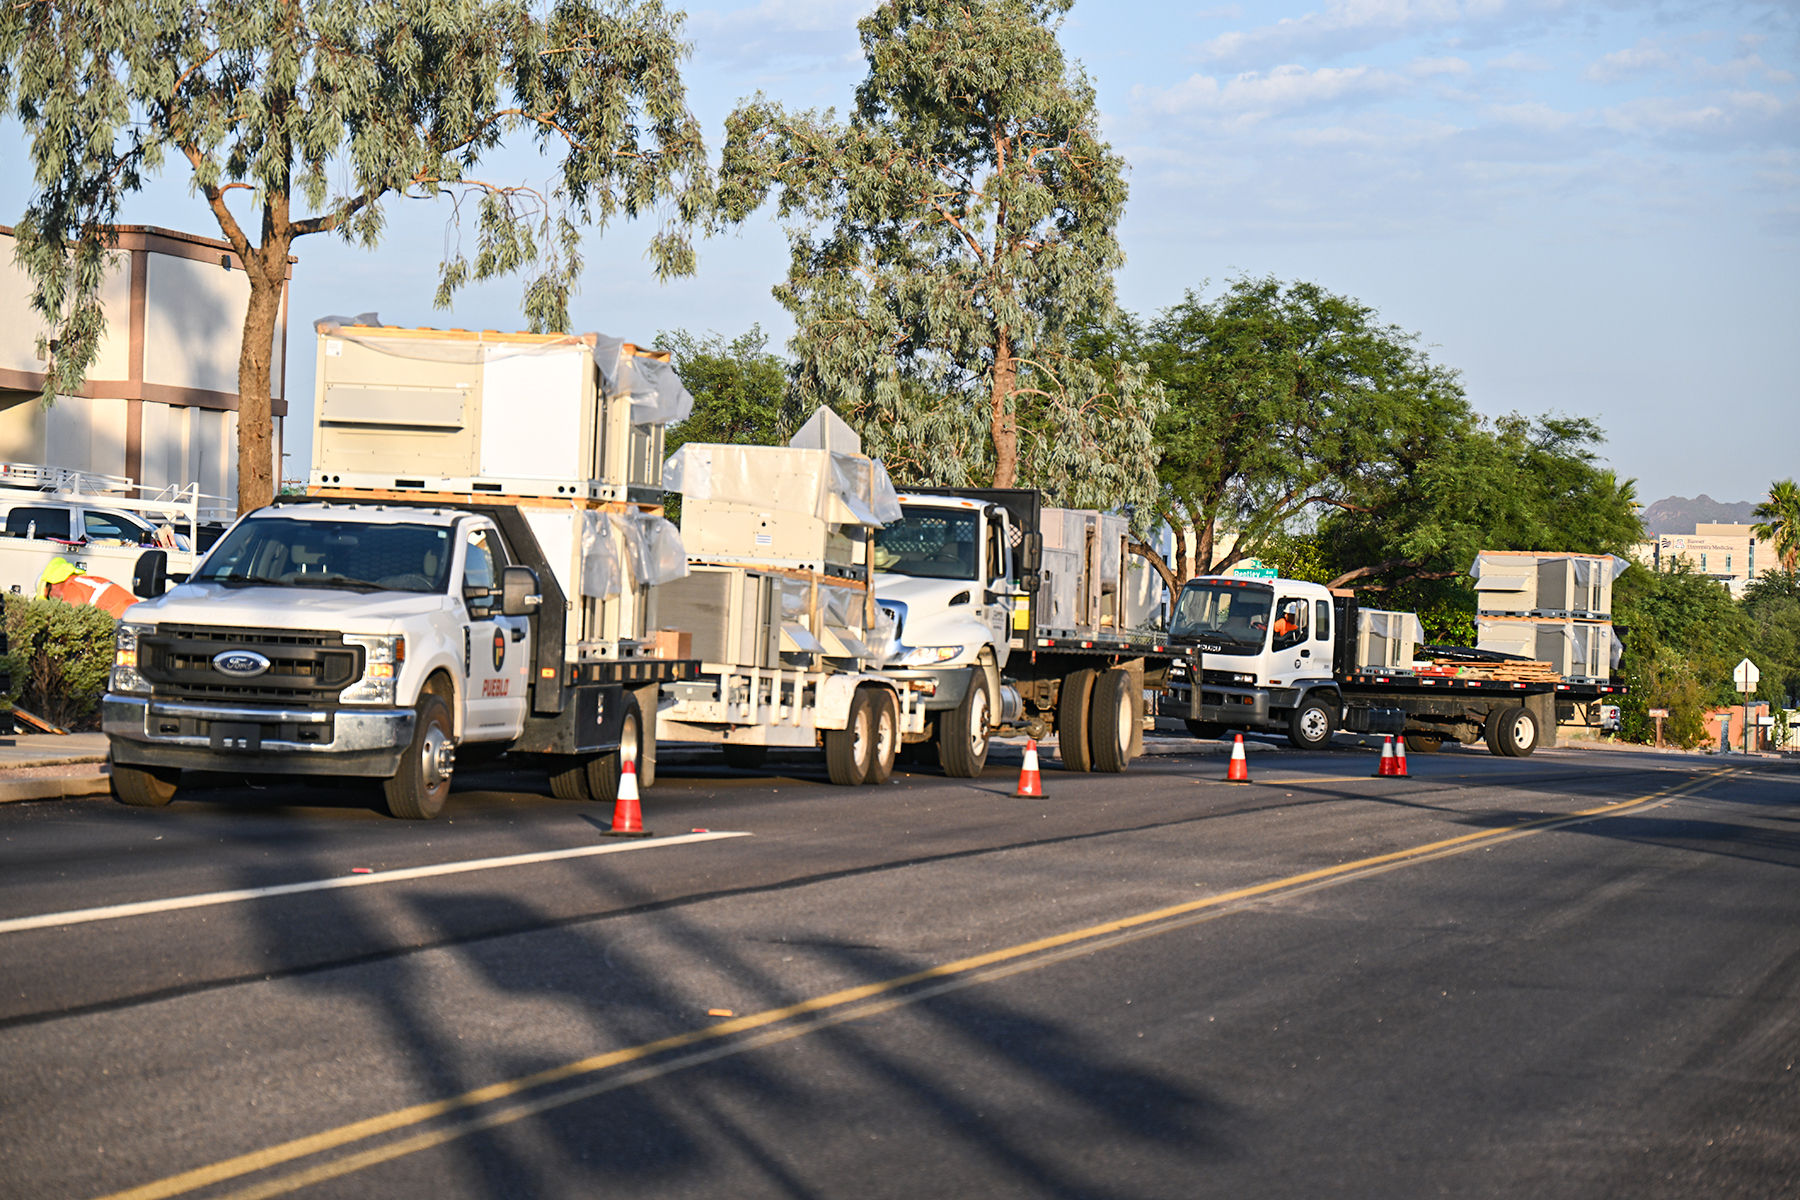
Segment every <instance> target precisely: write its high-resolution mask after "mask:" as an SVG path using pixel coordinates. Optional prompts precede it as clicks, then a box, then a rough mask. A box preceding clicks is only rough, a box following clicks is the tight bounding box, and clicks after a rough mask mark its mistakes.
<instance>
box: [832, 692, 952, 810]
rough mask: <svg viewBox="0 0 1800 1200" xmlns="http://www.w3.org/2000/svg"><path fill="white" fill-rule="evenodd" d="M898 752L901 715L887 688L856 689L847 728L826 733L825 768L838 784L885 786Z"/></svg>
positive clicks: (851, 701)
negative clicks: (878, 784)
mask: <svg viewBox="0 0 1800 1200" xmlns="http://www.w3.org/2000/svg"><path fill="white" fill-rule="evenodd" d="M899 751H900V713H899V710H898V708H897V706H896V702H895V700H894V694H893V693H892V692H890V691H888V690H887V689H885V688H879V687H865V688H858V689H856V694H855V695H854V696H852V697H851V699H850V719H849V721H848V722H847V723H846V724H845V726H844V728H842V729H827V730H826V731H825V769H826V771H827V772H828V773H829V774H830V776H831V782H833V783H835V784H839V785H844V786H854V785H856V784H863V783H886V782H887V781H888V779H889V777H890V776H892V775H893V773H894V757H895V755H897V754H898V753H899ZM983 757H984V758H985V757H986V755H985V754H984V755H983Z"/></svg>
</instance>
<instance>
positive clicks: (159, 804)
mask: <svg viewBox="0 0 1800 1200" xmlns="http://www.w3.org/2000/svg"><path fill="white" fill-rule="evenodd" d="M180 779H181V771H180V769H179V768H175V767H126V766H121V765H119V764H118V763H114V764H113V769H112V788H113V795H114V796H116V797H117V798H118V800H119V803H120V804H129V805H131V807H133V808H163V807H164V806H166V805H167V804H168V803H169V801H171V800H173V799H174V798H175V785H176V783H177V782H178V781H179V780H180Z"/></svg>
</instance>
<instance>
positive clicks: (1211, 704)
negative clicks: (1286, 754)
mask: <svg viewBox="0 0 1800 1200" xmlns="http://www.w3.org/2000/svg"><path fill="white" fill-rule="evenodd" d="M1340 608H1341V606H1340V605H1339V604H1338V603H1336V601H1335V600H1334V597H1333V596H1332V594H1331V592H1330V591H1329V590H1328V589H1326V588H1324V587H1322V586H1320V585H1319V584H1316V583H1303V582H1301V581H1300V580H1297V579H1268V580H1265V579H1239V578H1235V577H1232V576H1202V577H1200V578H1197V579H1190V580H1189V581H1188V582H1187V583H1186V584H1185V585H1184V586H1183V587H1182V589H1181V593H1180V595H1179V596H1177V597H1176V600H1175V608H1174V613H1173V615H1172V617H1171V620H1170V625H1169V639H1170V641H1171V642H1172V643H1173V644H1175V645H1186V646H1192V647H1194V648H1195V649H1196V650H1198V651H1199V662H1198V669H1199V678H1197V679H1196V678H1192V677H1191V674H1192V671H1191V669H1189V670H1185V671H1183V670H1181V669H1180V668H1178V669H1177V672H1175V673H1172V674H1173V677H1172V678H1171V681H1170V688H1169V691H1168V692H1167V693H1166V694H1165V697H1164V700H1163V706H1162V711H1163V712H1164V713H1166V714H1168V715H1174V716H1180V717H1181V718H1182V719H1184V720H1185V721H1186V722H1187V725H1188V730H1189V732H1191V733H1193V734H1194V736H1196V737H1218V736H1219V735H1221V734H1223V733H1224V732H1226V731H1227V730H1231V729H1264V730H1279V731H1283V732H1285V733H1286V734H1287V735H1288V739H1289V740H1290V741H1291V742H1293V743H1294V745H1296V746H1299V747H1301V748H1303V749H1312V748H1316V747H1319V746H1323V745H1326V744H1327V743H1329V742H1330V740H1331V735H1332V734H1333V733H1334V732H1335V731H1336V730H1337V728H1338V725H1339V722H1340V721H1341V719H1342V716H1343V700H1342V697H1341V696H1340V695H1339V690H1338V686H1337V682H1336V679H1335V678H1334V671H1333V667H1334V663H1335V659H1336V657H1337V647H1338V645H1339V643H1340V640H1341V637H1342V632H1343V631H1342V630H1341V629H1340V628H1339V627H1340V625H1341V624H1342V616H1343V614H1342V612H1341V611H1340ZM1182 675H1187V676H1190V677H1187V678H1183V677H1181V676H1182Z"/></svg>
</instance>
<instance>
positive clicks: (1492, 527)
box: [1319, 413, 1644, 603]
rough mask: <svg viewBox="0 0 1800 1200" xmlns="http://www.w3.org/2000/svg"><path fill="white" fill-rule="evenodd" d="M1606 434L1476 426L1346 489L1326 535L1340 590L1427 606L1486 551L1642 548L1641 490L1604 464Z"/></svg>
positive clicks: (1566, 421) (1586, 428)
mask: <svg viewBox="0 0 1800 1200" xmlns="http://www.w3.org/2000/svg"><path fill="white" fill-rule="evenodd" d="M1604 440H1605V439H1604V436H1603V435H1602V434H1601V432H1600V429H1599V427H1598V426H1597V425H1595V424H1594V423H1593V422H1592V421H1589V420H1587V419H1586V418H1584V417H1556V416H1546V417H1542V418H1539V419H1537V420H1535V421H1534V420H1531V419H1529V418H1526V417H1522V416H1519V415H1518V414H1516V413H1515V414H1513V415H1511V416H1507V417H1502V418H1500V419H1499V420H1497V421H1495V422H1493V423H1492V424H1491V425H1490V424H1486V423H1483V422H1480V421H1477V420H1474V419H1473V418H1469V419H1465V420H1464V421H1461V422H1458V423H1457V424H1456V425H1455V426H1454V427H1452V428H1450V429H1447V430H1438V431H1435V434H1434V436H1432V437H1430V438H1429V439H1426V440H1424V441H1422V442H1421V443H1420V449H1421V450H1423V451H1424V452H1422V453H1418V454H1411V453H1405V452H1404V449H1405V448H1403V453H1402V454H1401V455H1399V456H1397V457H1396V459H1395V460H1394V461H1392V462H1390V463H1387V464H1383V465H1382V468H1381V469H1380V470H1377V471H1371V472H1365V473H1363V474H1362V475H1361V476H1359V477H1358V479H1357V480H1356V485H1357V486H1355V487H1354V488H1352V489H1348V490H1347V491H1346V493H1345V495H1344V497H1343V498H1342V499H1341V500H1340V502H1339V507H1338V510H1337V511H1336V512H1334V513H1332V514H1331V515H1330V516H1328V517H1326V518H1325V519H1324V520H1323V521H1321V522H1320V528H1319V532H1320V535H1321V537H1322V538H1323V540H1324V542H1325V544H1326V545H1327V546H1328V547H1329V550H1330V554H1331V556H1332V558H1333V561H1334V562H1335V564H1336V565H1337V566H1338V568H1339V569H1340V572H1341V574H1340V575H1339V576H1338V578H1337V580H1336V581H1335V582H1337V583H1354V584H1355V586H1357V587H1359V588H1366V589H1369V590H1373V591H1385V592H1390V593H1394V594H1395V595H1396V596H1400V597H1405V598H1407V599H1410V600H1413V601H1414V602H1415V603H1423V600H1422V599H1421V594H1430V593H1431V592H1432V591H1433V590H1434V589H1432V588H1430V587H1429V586H1421V585H1430V584H1432V583H1434V582H1439V581H1451V580H1460V579H1461V578H1463V576H1464V573H1465V572H1467V570H1468V569H1469V565H1470V564H1471V563H1472V562H1474V560H1475V556H1476V555H1477V554H1478V553H1480V552H1481V551H1482V550H1539V551H1546V552H1553V551H1566V552H1571V553H1578V554H1624V553H1625V552H1626V551H1627V550H1629V549H1630V548H1631V547H1632V546H1633V545H1634V544H1635V543H1637V542H1640V541H1642V540H1643V537H1644V531H1643V522H1642V521H1641V520H1640V518H1639V517H1638V515H1637V508H1636V494H1635V489H1636V484H1635V481H1633V480H1626V481H1624V482H1620V481H1619V480H1618V478H1617V477H1616V476H1615V475H1614V474H1613V473H1612V472H1611V471H1608V470H1606V469H1604V468H1602V467H1600V466H1599V465H1598V462H1597V455H1596V454H1595V452H1594V449H1593V447H1595V446H1597V445H1599V444H1600V443H1601V442H1603V441H1604Z"/></svg>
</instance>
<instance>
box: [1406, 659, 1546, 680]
mask: <svg viewBox="0 0 1800 1200" xmlns="http://www.w3.org/2000/svg"><path fill="white" fill-rule="evenodd" d="M1431 665H1432V666H1434V667H1450V668H1454V669H1455V671H1456V678H1458V679H1490V680H1493V681H1494V682H1495V683H1559V682H1561V680H1562V675H1561V674H1559V673H1558V672H1557V670H1556V664H1554V663H1547V662H1506V663H1492V664H1476V663H1466V662H1457V661H1455V660H1454V659H1448V658H1437V659H1433V660H1432V664H1431Z"/></svg>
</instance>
